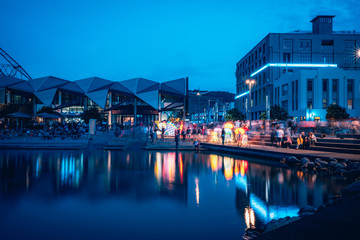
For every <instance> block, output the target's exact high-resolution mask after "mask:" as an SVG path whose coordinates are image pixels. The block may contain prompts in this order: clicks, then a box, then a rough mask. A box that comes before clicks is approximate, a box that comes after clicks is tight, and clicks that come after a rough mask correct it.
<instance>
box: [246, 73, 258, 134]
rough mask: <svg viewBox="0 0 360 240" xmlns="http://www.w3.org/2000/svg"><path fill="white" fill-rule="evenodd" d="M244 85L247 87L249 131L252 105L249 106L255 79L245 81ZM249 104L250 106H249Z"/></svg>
mask: <svg viewBox="0 0 360 240" xmlns="http://www.w3.org/2000/svg"><path fill="white" fill-rule="evenodd" d="M245 83H246V85H249V96H248V98H249V101H248V109H249V121H250V125H249V129H250V131H251V107H252V106H251V105H252V104H251V88H252V86H253V85H255V83H256V80H255V79H246V81H245ZM249 104H250V106H249Z"/></svg>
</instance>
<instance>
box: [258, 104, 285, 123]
mask: <svg viewBox="0 0 360 240" xmlns="http://www.w3.org/2000/svg"><path fill="white" fill-rule="evenodd" d="M288 118H290V116H289V113H288V112H287V111H286V110H285V109H284V108H282V107H280V106H278V105H274V106H271V107H270V119H271V120H275V119H278V120H287V119H288ZM260 119H262V120H266V112H262V113H261V114H260Z"/></svg>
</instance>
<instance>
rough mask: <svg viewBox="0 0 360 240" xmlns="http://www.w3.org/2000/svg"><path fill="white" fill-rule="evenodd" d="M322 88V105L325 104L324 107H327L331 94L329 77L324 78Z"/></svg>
mask: <svg viewBox="0 0 360 240" xmlns="http://www.w3.org/2000/svg"><path fill="white" fill-rule="evenodd" d="M322 90H323V91H322V98H323V100H322V105H323V109H325V108H327V105H328V103H327V102H328V101H327V99H328V97H329V95H328V79H323V80H322Z"/></svg>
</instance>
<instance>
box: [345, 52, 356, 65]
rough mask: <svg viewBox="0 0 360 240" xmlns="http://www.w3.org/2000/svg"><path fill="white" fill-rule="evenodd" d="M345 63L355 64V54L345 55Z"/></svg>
mask: <svg viewBox="0 0 360 240" xmlns="http://www.w3.org/2000/svg"><path fill="white" fill-rule="evenodd" d="M344 62H345V64H355V56H354V54H344Z"/></svg>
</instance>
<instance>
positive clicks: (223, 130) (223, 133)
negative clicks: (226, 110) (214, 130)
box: [221, 128, 225, 145]
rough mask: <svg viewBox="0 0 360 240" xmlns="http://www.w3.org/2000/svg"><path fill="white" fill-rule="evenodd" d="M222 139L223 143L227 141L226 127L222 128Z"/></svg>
mask: <svg viewBox="0 0 360 240" xmlns="http://www.w3.org/2000/svg"><path fill="white" fill-rule="evenodd" d="M221 139H222V145H224V143H225V128H223V129H222V130H221Z"/></svg>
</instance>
